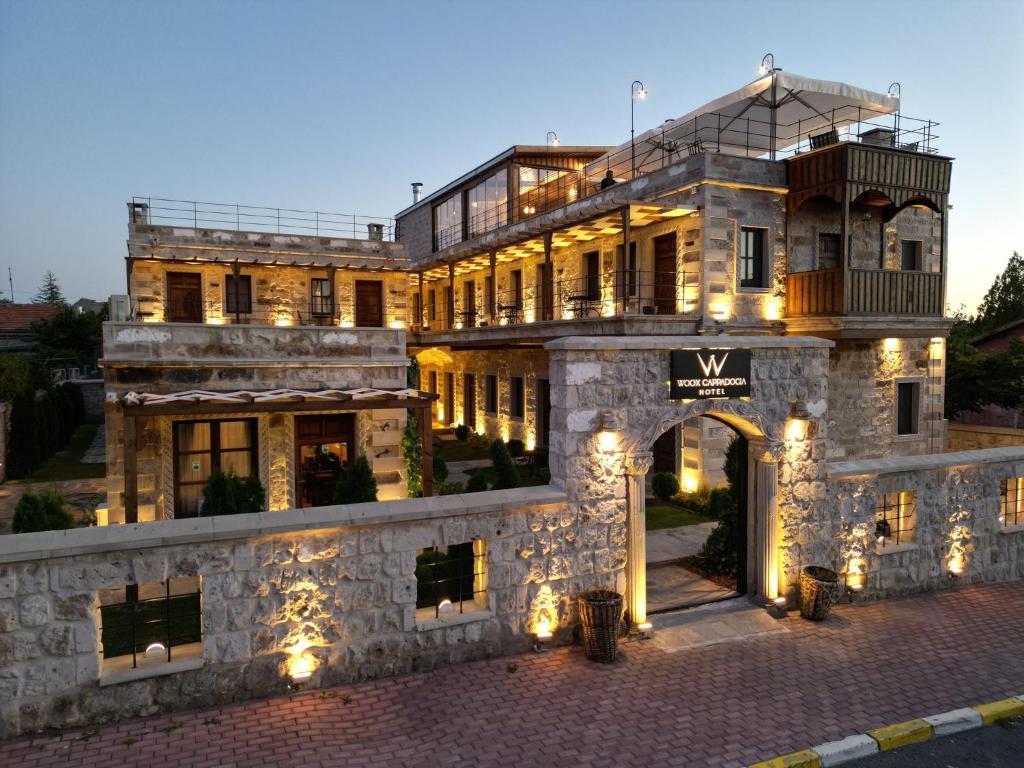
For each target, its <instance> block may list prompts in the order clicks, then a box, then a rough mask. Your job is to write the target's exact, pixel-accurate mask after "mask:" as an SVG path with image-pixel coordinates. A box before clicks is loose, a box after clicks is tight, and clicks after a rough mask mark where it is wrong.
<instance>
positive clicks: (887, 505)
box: [875, 491, 917, 547]
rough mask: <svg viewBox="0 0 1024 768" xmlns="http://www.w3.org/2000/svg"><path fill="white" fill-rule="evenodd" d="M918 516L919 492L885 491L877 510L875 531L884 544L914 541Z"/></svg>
mask: <svg viewBox="0 0 1024 768" xmlns="http://www.w3.org/2000/svg"><path fill="white" fill-rule="evenodd" d="M916 517H917V494H916V493H915V492H914V491H898V492H896V493H883V494H882V495H881V496H880V497H879V499H878V507H877V508H876V510H875V533H876V535H877V536H878V537H879V538H880V539H881V542H880V543H881V544H882V546H883V547H884V546H886V545H887V544H890V543H891V544H895V545H896V546H899V545H900V544H909V543H910V542H912V541H914V524H915V522H916Z"/></svg>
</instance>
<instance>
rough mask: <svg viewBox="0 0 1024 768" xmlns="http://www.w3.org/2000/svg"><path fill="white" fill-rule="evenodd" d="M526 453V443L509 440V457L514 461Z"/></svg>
mask: <svg viewBox="0 0 1024 768" xmlns="http://www.w3.org/2000/svg"><path fill="white" fill-rule="evenodd" d="M525 453H526V443H524V442H523V441H522V440H509V441H508V455H509V456H511V457H512V458H513V459H518V458H519V457H520V456H522V455H523V454H525Z"/></svg>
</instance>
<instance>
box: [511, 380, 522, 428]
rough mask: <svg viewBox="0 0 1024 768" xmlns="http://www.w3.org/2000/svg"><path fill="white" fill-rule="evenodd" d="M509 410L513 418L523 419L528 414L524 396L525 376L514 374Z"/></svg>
mask: <svg viewBox="0 0 1024 768" xmlns="http://www.w3.org/2000/svg"><path fill="white" fill-rule="evenodd" d="M510 390H511V391H510V392H509V410H510V412H511V413H510V416H511V417H512V418H513V419H519V420H522V419H523V417H524V416H525V415H526V410H525V405H526V404H525V402H524V398H523V392H524V389H523V377H522V376H513V377H512V380H511V382H510Z"/></svg>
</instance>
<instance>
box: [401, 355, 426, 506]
mask: <svg viewBox="0 0 1024 768" xmlns="http://www.w3.org/2000/svg"><path fill="white" fill-rule="evenodd" d="M413 359H415V358H413ZM410 368H411V366H410ZM402 458H403V459H405V468H406V474H407V475H408V478H409V479H408V481H407V483H408V485H407V487H408V489H409V497H410V498H415V497H417V496H422V495H423V446H422V444H421V443H420V434H419V429H418V428H417V421H416V412H415V411H414V410H412V409H411V408H410V409H409V410H408V411H407V416H406V421H405V434H404V435H402Z"/></svg>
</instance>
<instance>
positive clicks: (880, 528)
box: [875, 519, 892, 547]
mask: <svg viewBox="0 0 1024 768" xmlns="http://www.w3.org/2000/svg"><path fill="white" fill-rule="evenodd" d="M875 536H877V537H878V543H879V544H881V545H882V546H883V547H884V546H885V540H886V539H887V538H889V537H890V536H892V526H891V525H889V521H888V520H885V519H882V520H877V521H875Z"/></svg>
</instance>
